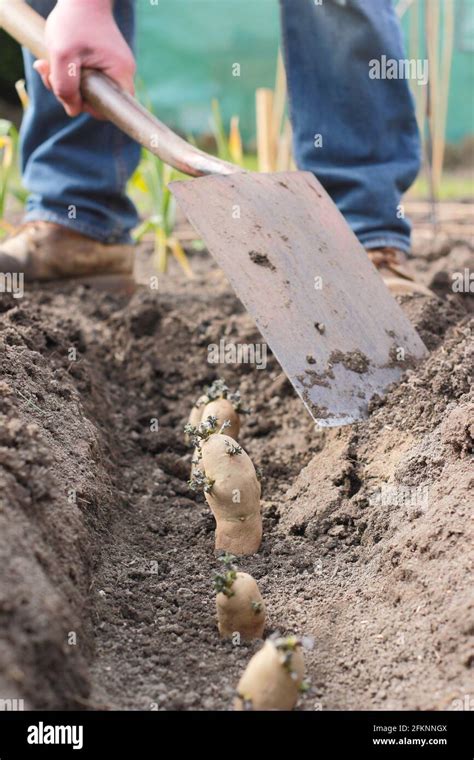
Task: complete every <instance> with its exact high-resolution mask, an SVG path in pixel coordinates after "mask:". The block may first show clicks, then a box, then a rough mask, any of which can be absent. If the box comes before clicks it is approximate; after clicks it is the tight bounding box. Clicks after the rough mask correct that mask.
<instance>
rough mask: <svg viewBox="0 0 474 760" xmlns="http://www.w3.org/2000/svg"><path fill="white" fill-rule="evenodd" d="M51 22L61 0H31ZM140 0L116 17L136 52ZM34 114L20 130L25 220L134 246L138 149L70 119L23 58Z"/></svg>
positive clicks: (119, 135) (87, 120)
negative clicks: (131, 184) (132, 191)
mask: <svg viewBox="0 0 474 760" xmlns="http://www.w3.org/2000/svg"><path fill="white" fill-rule="evenodd" d="M28 3H29V5H31V6H32V7H33V8H34V9H35V10H37V11H38V12H39V13H41V15H42V16H44V17H46V16H48V15H49V13H50V12H51V11H52V9H53V8H54V6H55V4H56V2H55V0H28ZM134 6H135V1H134V0H116V2H115V18H116V21H117V23H118V26H119V28H120V30H121V32H122V34H123V35H124V37H125V39H126V40H127V42H128V43H129V45H130V46H132V45H133V37H134V28H135V23H134V21H135V18H134V16H135V13H134V11H135V7H134ZM24 59H25V71H26V80H27V86H28V94H29V96H30V107H29V108H28V109H27V111H26V114H25V118H24V120H23V124H22V128H21V149H22V150H21V153H22V169H23V182H24V185H25V187H26V188H27V189H28V190H29V192H30V196H29V198H28V202H27V212H26V216H25V221H34V220H39V219H42V220H45V221H50V222H56V223H57V224H61V225H63V226H64V227H69V228H70V229H72V230H75V231H76V232H81V233H83V234H84V235H88V236H89V237H93V238H96V239H97V240H100V241H102V242H106V243H120V242H128V241H129V240H130V230H131V229H133V227H135V226H136V224H137V222H138V215H137V212H136V209H135V206H134V205H133V203H132V201H131V200H130V199H129V198H128V197H127V195H126V184H127V181H128V179H129V177H130V176H131V174H132V173H133V171H134V170H135V168H136V166H137V164H138V161H139V158H140V146H139V145H138V144H137V143H135V142H134V141H133V140H130V138H129V137H127V136H126V135H124V134H123V132H121V131H120V130H119V129H117V128H116V127H114V126H113V125H112V124H109V123H108V122H105V121H104V122H102V121H99V120H98V119H94V118H92V117H91V116H89V115H87V114H81V115H80V116H77V117H76V118H74V119H71V118H69V116H67V115H66V112H65V111H64V109H63V107H62V106H61V104H60V103H58V101H57V100H56V98H55V97H54V95H52V94H51V93H50V92H48V91H47V90H46V89H45V87H44V86H43V83H42V81H41V78H40V77H39V75H38V74H37V73H36V71H35V70H34V69H33V62H34V58H33V56H31V55H30V53H28V52H27V51H24Z"/></svg>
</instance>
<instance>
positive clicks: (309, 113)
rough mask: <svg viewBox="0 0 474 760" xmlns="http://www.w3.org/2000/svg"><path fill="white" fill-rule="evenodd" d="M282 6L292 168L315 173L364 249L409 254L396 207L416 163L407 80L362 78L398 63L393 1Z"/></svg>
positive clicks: (290, 0)
mask: <svg viewBox="0 0 474 760" xmlns="http://www.w3.org/2000/svg"><path fill="white" fill-rule="evenodd" d="M280 3H281V16H282V27H283V40H284V52H285V58H286V69H287V77H288V89H289V102H290V114H291V120H292V124H293V133H294V151H295V157H296V162H297V165H298V167H299V168H300V169H306V170H308V171H311V172H314V174H315V175H316V176H317V177H318V179H319V180H320V182H321V183H322V185H323V186H324V188H325V189H326V190H327V192H328V193H329V195H330V196H331V197H332V199H333V200H334V202H335V203H336V204H337V206H338V207H339V209H340V211H341V213H342V214H344V216H345V218H346V219H347V221H348V223H349V225H350V226H351V228H352V229H353V231H354V232H355V234H356V235H357V237H358V238H359V240H360V241H361V243H362V244H363V245H364V246H365V247H366V248H378V247H381V246H394V247H396V248H399V249H401V250H403V251H406V252H407V251H408V250H409V248H410V224H409V222H408V221H407V220H406V219H404V218H403V210H402V209H401V208H400V205H399V204H400V202H401V197H402V194H403V193H404V192H405V190H407V189H408V188H409V187H410V185H411V184H412V182H413V181H414V180H415V178H416V175H417V174H418V171H419V168H420V163H421V148H420V139H419V133H418V127H417V124H416V118H415V109H414V103H413V99H412V96H411V93H410V90H409V87H408V82H407V81H406V80H405V79H370V78H369V61H370V60H371V59H380V57H381V55H382V54H385V55H386V56H387V59H389V58H394V59H396V60H399V59H402V58H405V53H404V51H403V44H402V37H401V30H400V25H399V22H398V19H397V17H396V14H395V11H394V8H393V5H392V0H323V2H322V5H317V4H315V2H314V0H280ZM318 135H320V138H318V137H317V136H318ZM315 144H316V145H318V146H320V147H315Z"/></svg>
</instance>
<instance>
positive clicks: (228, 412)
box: [201, 398, 240, 440]
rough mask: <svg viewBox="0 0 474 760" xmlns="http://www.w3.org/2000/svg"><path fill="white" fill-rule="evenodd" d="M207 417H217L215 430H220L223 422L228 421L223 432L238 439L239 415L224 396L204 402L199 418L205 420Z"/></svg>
mask: <svg viewBox="0 0 474 760" xmlns="http://www.w3.org/2000/svg"><path fill="white" fill-rule="evenodd" d="M207 417H216V418H217V430H220V429H221V428H222V426H223V425H224V423H226V422H230V425H228V427H226V428H225V433H226V435H230V437H231V438H234V439H235V440H238V438H239V433H240V415H239V413H238V412H237V411H236V410H235V409H234V407H233V405H232V404H231V402H230V401H228V400H227V399H226V398H218V399H216V400H215V401H210V402H209V403H208V404H206V405H205V406H204V407H203V409H202V417H201V420H205V419H206V418H207Z"/></svg>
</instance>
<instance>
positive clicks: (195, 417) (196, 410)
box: [185, 394, 209, 446]
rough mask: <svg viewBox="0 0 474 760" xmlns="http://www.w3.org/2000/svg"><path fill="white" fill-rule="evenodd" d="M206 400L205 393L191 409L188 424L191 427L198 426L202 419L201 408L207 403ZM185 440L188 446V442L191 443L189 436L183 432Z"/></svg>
mask: <svg viewBox="0 0 474 760" xmlns="http://www.w3.org/2000/svg"><path fill="white" fill-rule="evenodd" d="M208 401H209V396H207V395H206V394H204V395H203V396H200V397H199V398H198V400H197V401H196V403H195V404H194V406H193V408H192V409H191V414H190V415H189V420H188V425H192V426H193V427H198V425H199V423H200V422H201V419H202V412H203V409H204V407H205V405H206V404H207V403H208ZM185 441H186V444H187V445H188V446H189V444H190V443H191V438H190V435H189V434H188V433H186V434H185Z"/></svg>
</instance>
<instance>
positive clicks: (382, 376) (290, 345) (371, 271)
mask: <svg viewBox="0 0 474 760" xmlns="http://www.w3.org/2000/svg"><path fill="white" fill-rule="evenodd" d="M0 26H3V27H4V28H5V29H6V30H7V32H9V33H10V34H11V35H12V36H13V37H14V38H15V39H17V40H18V41H19V42H20V43H22V44H23V45H25V46H26V47H27V48H29V49H30V50H31V52H32V53H33V54H34V55H36V56H37V57H42V58H46V57H47V51H46V49H45V46H44V39H43V33H44V20H43V19H42V18H41V17H40V16H39V15H38V14H36V13H35V12H34V11H33V10H32V9H31V8H29V7H28V6H26V5H25V4H24V3H23V2H21V0H0ZM81 87H82V95H83V97H84V99H85V100H86V101H87V102H88V103H89V104H90V105H91V106H93V108H94V109H95V110H96V111H97V112H98V113H100V114H101V115H102V116H104V117H105V118H107V119H109V120H110V121H112V122H113V123H114V124H116V125H117V126H118V127H119V128H120V129H122V130H123V131H124V132H126V133H127V134H128V135H129V136H130V137H132V138H133V139H135V140H136V141H137V142H139V143H140V144H141V145H143V146H144V147H145V148H147V149H148V150H150V151H151V152H152V153H154V154H156V155H158V156H159V157H160V158H161V159H163V161H165V162H166V163H168V164H170V165H171V166H173V167H175V168H177V169H179V170H180V171H181V172H184V173H185V174H188V175H190V176H192V177H197V179H193V180H190V181H180V182H174V183H172V185H171V189H172V191H173V193H174V195H175V197H176V199H177V201H178V203H179V205H180V207H181V209H182V210H183V211H184V213H185V214H186V216H187V217H188V219H189V220H190V222H191V223H192V224H193V226H194V227H195V229H196V231H197V232H198V233H199V235H200V236H201V237H202V239H203V240H204V242H205V243H206V245H207V247H208V248H209V251H210V252H211V254H212V255H213V256H214V258H215V259H216V261H217V263H218V264H219V266H220V267H221V268H222V269H223V271H224V272H225V274H226V275H227V277H228V279H229V281H230V283H231V285H232V286H233V288H234V290H235V292H236V294H237V296H238V297H239V298H240V300H241V301H242V303H243V305H244V306H245V308H246V309H247V310H248V312H249V313H250V314H251V316H252V317H253V319H254V320H255V322H256V324H257V327H258V329H259V331H260V332H261V334H262V336H263V338H264V339H265V341H267V343H268V345H269V347H270V348H271V350H272V351H273V353H274V355H275V356H276V358H277V360H278V361H279V363H280V364H281V366H282V368H283V370H284V372H285V373H286V375H287V376H288V378H289V379H290V381H291V383H292V384H293V386H294V388H295V389H296V391H297V392H298V394H299V395H300V397H301V399H302V400H303V402H304V404H305V405H306V407H307V409H308V411H309V412H310V414H311V415H312V416H313V418H314V420H315V421H316V422H317V423H319V424H320V425H322V426H337V425H346V424H350V423H352V422H355V421H356V420H358V419H361V418H363V417H364V416H366V414H367V410H368V404H369V401H370V399H371V398H372V397H373V396H375V395H382V394H383V393H384V391H385V390H386V389H387V387H388V386H389V385H390V384H391V383H393V382H394V381H396V380H398V379H399V378H400V376H401V375H402V373H403V372H404V370H406V369H407V368H408V367H410V366H412V363H413V362H414V361H415V360H417V359H420V358H421V357H423V356H424V354H425V353H426V348H425V346H424V345H423V343H422V341H421V339H420V338H419V336H418V334H417V333H416V331H415V330H414V328H413V327H412V325H411V324H410V322H409V320H408V319H407V317H406V316H405V315H404V313H403V311H402V310H401V308H400V306H399V305H398V304H397V302H396V301H395V299H394V298H393V297H392V296H391V294H390V292H389V291H388V290H387V288H386V286H385V285H384V283H383V280H382V278H381V277H380V275H379V274H378V272H377V271H376V269H375V268H374V266H373V265H372V263H371V262H370V261H369V259H368V257H367V254H366V252H365V250H364V249H363V247H362V246H361V244H360V243H359V242H358V240H357V238H356V237H355V235H354V234H353V232H352V231H351V230H350V228H349V227H348V225H347V224H346V222H345V220H344V218H343V217H342V215H341V214H340V212H339V211H338V209H337V207H336V206H335V204H334V203H333V202H332V200H331V198H330V197H329V196H328V194H327V193H326V192H325V190H324V189H323V187H322V185H321V184H320V183H319V182H318V180H317V179H316V178H315V177H314V175H313V174H310V173H307V172H302V171H295V172H285V173H277V174H256V173H252V172H245V171H243V170H242V169H241V168H240V167H237V166H234V165H232V164H230V163H227V162H225V161H221V160H220V159H218V158H216V157H214V156H210V155H208V154H206V153H204V152H203V151H200V150H199V149H197V148H196V147H194V146H193V145H190V144H188V143H187V142H186V141H185V140H183V139H182V138H180V137H179V136H178V135H176V134H175V133H174V132H172V131H171V130H170V129H169V128H168V127H166V126H165V125H164V124H163V123H162V122H160V121H159V120H158V119H157V118H156V117H155V116H153V115H152V114H150V113H149V112H148V111H147V110H146V109H145V108H143V106H141V105H140V104H139V103H138V102H137V101H136V100H135V99H134V98H133V97H131V96H130V95H128V94H126V93H124V92H123V91H122V90H121V89H120V88H119V87H118V86H117V85H116V84H114V83H113V82H112V81H111V80H110V79H109V78H108V77H106V76H105V75H103V74H101V73H99V72H97V71H92V70H86V71H84V72H83V75H82V85H81Z"/></svg>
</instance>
